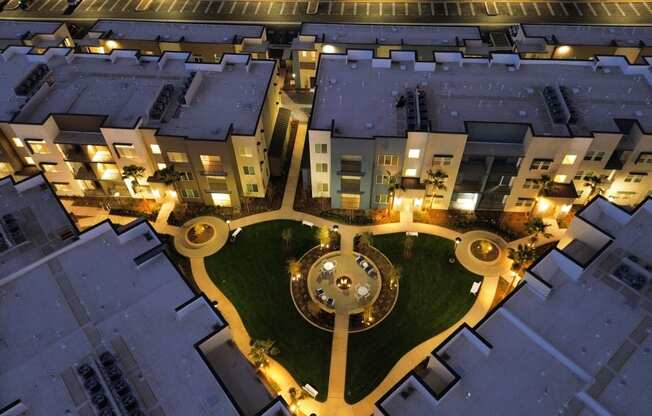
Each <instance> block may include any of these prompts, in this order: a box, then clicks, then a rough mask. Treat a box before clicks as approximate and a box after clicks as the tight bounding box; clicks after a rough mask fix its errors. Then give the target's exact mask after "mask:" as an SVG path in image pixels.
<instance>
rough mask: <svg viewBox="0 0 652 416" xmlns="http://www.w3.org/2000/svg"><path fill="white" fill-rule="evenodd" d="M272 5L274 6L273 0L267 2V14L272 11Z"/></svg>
mask: <svg viewBox="0 0 652 416" xmlns="http://www.w3.org/2000/svg"><path fill="white" fill-rule="evenodd" d="M272 6H274V2H273V1H272V2H270V3H269V7H268V8H267V14H271V13H272Z"/></svg>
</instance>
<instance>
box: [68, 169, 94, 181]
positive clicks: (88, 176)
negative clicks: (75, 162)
mask: <svg viewBox="0 0 652 416" xmlns="http://www.w3.org/2000/svg"><path fill="white" fill-rule="evenodd" d="M73 176H74V177H75V179H81V180H88V181H96V180H98V177H97V175H96V174H95V172H93V169H90V168H88V167H86V166H80V167H79V168H77V169H75V171H74V174H73Z"/></svg>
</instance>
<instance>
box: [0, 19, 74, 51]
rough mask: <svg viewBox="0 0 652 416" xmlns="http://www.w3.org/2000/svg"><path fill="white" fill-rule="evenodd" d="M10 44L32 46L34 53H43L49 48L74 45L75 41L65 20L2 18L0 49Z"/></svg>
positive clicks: (0, 22)
mask: <svg viewBox="0 0 652 416" xmlns="http://www.w3.org/2000/svg"><path fill="white" fill-rule="evenodd" d="M8 46H31V47H32V48H33V50H32V52H33V53H42V52H43V51H45V50H46V49H47V48H56V47H73V46H74V41H73V39H72V37H71V35H70V31H69V30H68V26H66V24H65V23H63V22H52V21H43V20H0V51H1V50H3V49H6V48H7V47H8Z"/></svg>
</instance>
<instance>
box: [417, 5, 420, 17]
mask: <svg viewBox="0 0 652 416" xmlns="http://www.w3.org/2000/svg"><path fill="white" fill-rule="evenodd" d="M417 13H419V16H421V2H418V3H417Z"/></svg>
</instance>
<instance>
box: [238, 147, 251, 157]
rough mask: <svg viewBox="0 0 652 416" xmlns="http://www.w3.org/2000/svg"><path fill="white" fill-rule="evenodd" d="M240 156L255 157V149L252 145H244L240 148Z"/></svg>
mask: <svg viewBox="0 0 652 416" xmlns="http://www.w3.org/2000/svg"><path fill="white" fill-rule="evenodd" d="M240 156H242V157H253V156H254V152H253V150H252V149H251V147H250V146H242V147H241V148H240Z"/></svg>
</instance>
